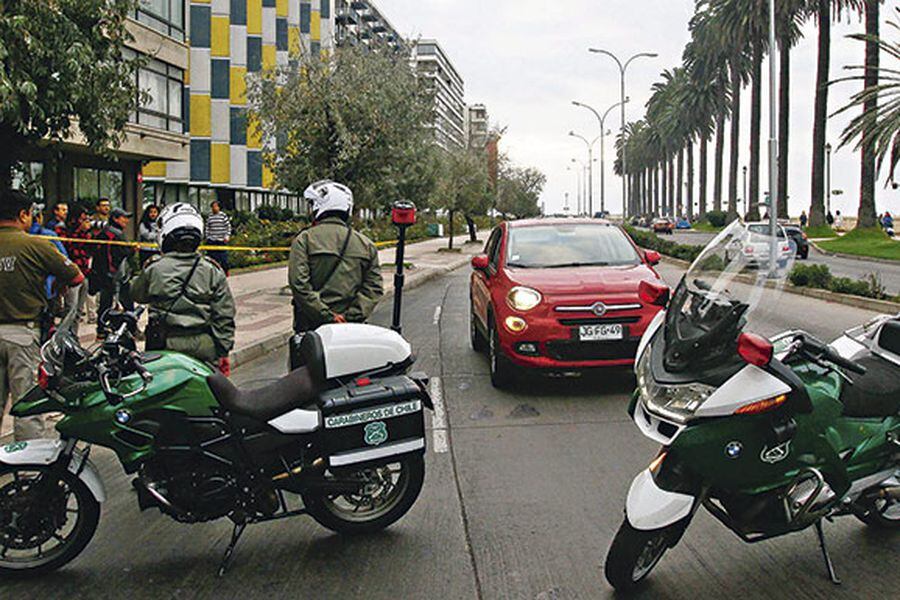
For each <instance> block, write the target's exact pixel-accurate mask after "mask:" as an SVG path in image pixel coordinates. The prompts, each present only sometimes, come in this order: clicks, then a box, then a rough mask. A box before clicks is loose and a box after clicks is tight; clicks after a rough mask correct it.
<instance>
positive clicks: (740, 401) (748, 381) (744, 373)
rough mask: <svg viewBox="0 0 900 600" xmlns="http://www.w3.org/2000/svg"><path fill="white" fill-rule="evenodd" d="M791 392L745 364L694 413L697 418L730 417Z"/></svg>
mask: <svg viewBox="0 0 900 600" xmlns="http://www.w3.org/2000/svg"><path fill="white" fill-rule="evenodd" d="M790 391H791V388H790V386H789V385H788V384H786V383H784V382H783V381H781V380H780V379H778V378H777V377H775V376H773V375H769V374H768V373H766V372H765V371H763V370H762V369H760V368H759V367H756V366H754V365H747V366H746V367H744V368H743V369H741V370H740V371H738V372H737V373H735V375H734V376H733V377H731V379H729V380H728V381H726V382H725V383H724V384H722V385H721V386H719V387H718V388H716V390H715V391H714V392H713V393H712V394H710V396H709V398H707V399H706V401H705V402H703V404H701V405H700V407H699V408H698V409H697V411H696V412H695V413H694V415H695V416H697V417H701V418H702V417H730V416H731V415H733V414H734V411H736V410H737V409H739V408H741V407H742V406H746V405H747V404H753V403H754V402H759V401H760V400H765V399H766V398H774V397H775V396H778V395H780V394H787V393H789V392H790Z"/></svg>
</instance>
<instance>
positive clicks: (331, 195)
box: [303, 179, 353, 219]
mask: <svg viewBox="0 0 900 600" xmlns="http://www.w3.org/2000/svg"><path fill="white" fill-rule="evenodd" d="M303 197H304V198H306V200H308V201H309V203H310V205H311V207H312V215H313V219H318V218H319V217H320V216H321V215H322V214H324V213H327V212H345V213H347V214H348V215H349V214H351V213H352V212H353V192H352V191H350V188H348V187H347V186H346V185H343V184H340V183H336V182H334V181H331V180H330V179H323V180H322V181H317V182H315V183H313V184H311V185H310V186H309V187H308V188H306V190H305V191H304V192H303Z"/></svg>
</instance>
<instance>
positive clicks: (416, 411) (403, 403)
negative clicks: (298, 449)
mask: <svg viewBox="0 0 900 600" xmlns="http://www.w3.org/2000/svg"><path fill="white" fill-rule="evenodd" d="M425 406H431V399H430V398H429V397H428V393H427V392H426V391H425V389H424V388H423V387H422V386H420V385H419V384H417V383H416V382H415V381H414V380H413V379H411V378H409V377H406V376H403V375H400V376H395V377H385V378H381V379H368V378H361V379H358V380H356V381H355V382H353V383H352V384H349V385H346V386H343V387H340V388H337V389H333V390H328V391H326V392H323V393H322V394H321V395H320V396H319V408H320V409H321V411H322V422H323V427H322V429H321V430H320V435H321V440H320V445H321V447H322V448H323V449H324V450H325V452H326V453H327V456H328V464H329V466H330V467H345V466H349V465H357V464H360V463H370V462H373V463H374V462H380V463H384V462H390V459H392V458H396V457H398V456H402V455H405V454H411V453H419V454H421V453H423V452H424V451H425V415H424V410H423V409H424V407H425Z"/></svg>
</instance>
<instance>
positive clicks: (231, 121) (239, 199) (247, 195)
mask: <svg viewBox="0 0 900 600" xmlns="http://www.w3.org/2000/svg"><path fill="white" fill-rule="evenodd" d="M333 5H334V0H192V1H190V2H189V3H187V6H186V19H185V20H186V25H185V29H186V36H185V37H186V42H187V43H188V44H189V46H190V66H189V69H188V70H187V71H186V72H185V77H184V79H185V81H184V84H185V85H184V103H183V105H184V112H185V115H184V119H185V123H186V127H187V130H188V131H187V133H188V134H189V135H190V159H189V160H188V161H183V162H172V161H169V162H151V163H148V164H147V165H146V166H145V167H144V170H143V181H144V189H145V194H144V195H145V201H146V202H157V203H170V202H173V201H179V200H181V201H184V200H187V201H191V202H194V203H198V204H200V203H202V200H203V199H211V198H212V197H217V198H219V199H223V197H224V199H225V201H226V202H228V203H229V204H232V203H236V204H239V205H243V204H246V205H247V206H246V208H250V206H249V205H250V204H257V203H258V202H253V196H254V195H258V194H260V193H265V194H267V193H269V192H273V191H274V190H273V186H274V176H273V174H272V172H271V171H270V170H269V169H268V168H266V166H265V165H264V164H263V160H262V152H263V140H262V139H261V137H260V135H259V134H258V132H257V130H256V128H255V127H254V126H253V124H252V123H249V122H248V119H247V76H248V74H252V73H255V72H259V71H260V70H262V69H264V68H269V67H274V66H276V65H287V63H288V57H289V55H290V53H291V51H292V50H293V51H300V50H301V49H303V50H305V51H309V52H312V53H318V52H320V51H321V50H322V49H323V48H329V47H331V46H332V44H333V40H334V6H333ZM201 208H205V207H201Z"/></svg>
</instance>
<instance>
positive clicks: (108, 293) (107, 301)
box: [97, 281, 134, 336]
mask: <svg viewBox="0 0 900 600" xmlns="http://www.w3.org/2000/svg"><path fill="white" fill-rule="evenodd" d="M115 295H116V287H115V285H114V284H113V283H112V281H110V282H109V283H108V284H106V285H104V286H103V288H102V289H101V290H100V293H99V296H100V300H99V301H98V304H99V305H98V307H97V335H98V336H100V335H104V336H105V335H106V333H107V330H106V327H104V326H103V324H102V320H103V319H102V317H103V313H105V312H106V311H108V310H109V309H110V308H112V305H113V300H115ZM119 302H121V304H122V308H124V309H125V310H127V311H133V310H134V302H133V301H132V300H131V290H130V289H129V288H128V286H127V285H126V286H124V287H123V288H122V289H121V291H120V292H119Z"/></svg>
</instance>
